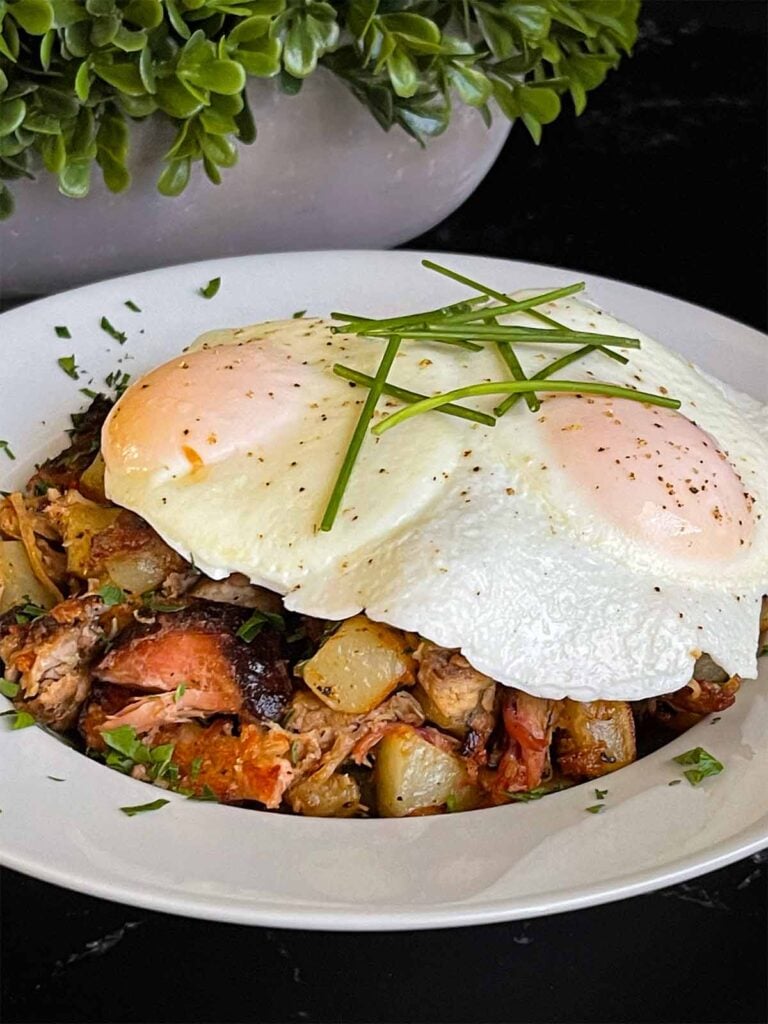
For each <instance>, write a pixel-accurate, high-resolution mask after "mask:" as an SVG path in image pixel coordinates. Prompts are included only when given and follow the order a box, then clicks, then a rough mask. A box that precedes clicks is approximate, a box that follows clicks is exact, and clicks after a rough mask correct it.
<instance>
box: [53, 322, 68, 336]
mask: <svg viewBox="0 0 768 1024" xmlns="http://www.w3.org/2000/svg"><path fill="white" fill-rule="evenodd" d="M53 329H54V331H56V337H57V338H71V337H72V335H71V334H70V333H69V328H68V327H65V326H64V324H58V325H57V326H56V327H54V328H53Z"/></svg>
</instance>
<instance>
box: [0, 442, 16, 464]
mask: <svg viewBox="0 0 768 1024" xmlns="http://www.w3.org/2000/svg"><path fill="white" fill-rule="evenodd" d="M0 452H5V454H6V455H7V456H8V458H9V459H10V460H11V461H12V462H15V461H16V456H15V454H14V452H13V449H12V448H11V445H10V442H9V441H0Z"/></svg>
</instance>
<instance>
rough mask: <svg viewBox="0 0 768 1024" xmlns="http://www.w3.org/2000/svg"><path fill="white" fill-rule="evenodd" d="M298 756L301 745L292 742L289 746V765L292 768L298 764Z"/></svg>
mask: <svg viewBox="0 0 768 1024" xmlns="http://www.w3.org/2000/svg"><path fill="white" fill-rule="evenodd" d="M300 756H301V744H300V743H299V741H298V740H294V741H293V743H292V744H291V753H290V759H291V764H292V765H293V767H294V768H295V767H296V765H297V764H298V763H299V757H300Z"/></svg>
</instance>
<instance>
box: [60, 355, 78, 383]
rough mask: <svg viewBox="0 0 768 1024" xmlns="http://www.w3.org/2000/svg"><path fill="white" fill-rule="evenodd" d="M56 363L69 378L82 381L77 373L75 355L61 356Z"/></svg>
mask: <svg viewBox="0 0 768 1024" xmlns="http://www.w3.org/2000/svg"><path fill="white" fill-rule="evenodd" d="M56 362H57V363H58V364H59V366H60V367H61V368H62V370H63V371H64V373H66V375H67V376H68V377H71V378H72V380H80V374H79V373H78V372H77V364H76V363H75V357H74V356H73V355H72V356H59V358H58V359H57V360H56Z"/></svg>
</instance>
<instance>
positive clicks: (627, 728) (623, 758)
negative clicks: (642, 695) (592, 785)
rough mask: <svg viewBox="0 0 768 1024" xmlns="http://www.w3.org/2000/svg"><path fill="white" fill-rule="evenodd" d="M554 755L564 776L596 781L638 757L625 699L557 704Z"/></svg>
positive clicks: (632, 720) (562, 702)
mask: <svg viewBox="0 0 768 1024" xmlns="http://www.w3.org/2000/svg"><path fill="white" fill-rule="evenodd" d="M558 704H559V707H558V714H557V730H556V732H555V737H554V755H555V761H556V763H557V766H558V768H559V769H560V771H561V772H562V774H563V775H566V776H568V778H572V779H596V778H598V777H599V776H600V775H606V774H607V773H608V772H615V771H616V770H617V769H618V768H623V767H624V766H625V765H628V764H630V763H631V762H632V761H634V760H635V758H636V756H637V748H636V745H635V723H634V718H633V716H632V709H631V708H630V706H629V704H628V703H627V702H626V701H622V700H593V701H587V702H581V701H575V700H568V699H566V700H563V701H559V702H558Z"/></svg>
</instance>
